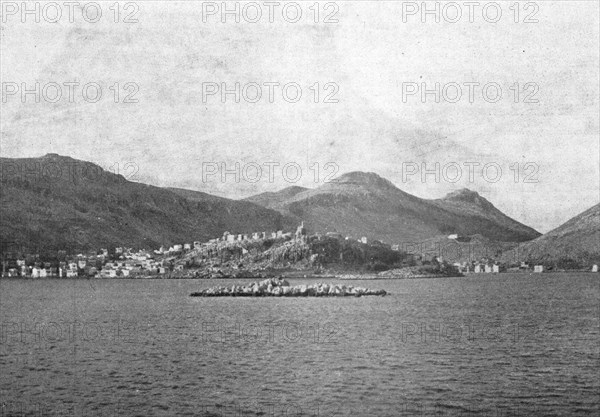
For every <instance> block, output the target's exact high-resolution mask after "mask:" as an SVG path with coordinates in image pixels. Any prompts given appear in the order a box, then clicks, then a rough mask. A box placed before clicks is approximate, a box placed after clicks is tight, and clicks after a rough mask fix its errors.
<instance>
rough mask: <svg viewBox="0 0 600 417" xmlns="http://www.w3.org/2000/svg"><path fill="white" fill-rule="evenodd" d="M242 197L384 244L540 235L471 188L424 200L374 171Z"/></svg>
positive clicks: (312, 224) (321, 227) (317, 227)
mask: <svg viewBox="0 0 600 417" xmlns="http://www.w3.org/2000/svg"><path fill="white" fill-rule="evenodd" d="M246 200H247V201H253V202H256V203H258V204H262V205H263V206H265V207H271V208H275V209H277V210H278V211H279V212H280V213H282V214H283V215H285V216H291V217H294V218H296V219H297V220H298V221H300V220H303V221H304V222H305V225H306V226H307V227H308V229H309V230H311V231H321V232H328V231H331V232H339V233H341V234H344V235H349V236H352V237H356V238H358V237H362V236H366V237H367V238H370V239H379V240H383V241H386V242H388V243H400V242H410V241H415V242H420V241H424V240H426V239H431V238H433V237H436V236H440V235H448V234H453V233H457V234H460V235H477V234H478V235H481V236H483V237H485V238H486V239H490V240H494V241H506V242H523V241H527V240H531V239H535V238H536V237H538V236H540V234H539V233H538V232H536V231H535V230H533V229H532V228H530V227H527V226H525V225H523V224H521V223H519V222H517V221H516V220H514V219H511V218H510V217H508V216H506V215H504V214H503V213H502V212H500V211H499V210H498V209H496V208H495V207H494V206H493V204H492V203H490V202H489V201H487V200H486V199H485V198H483V197H481V196H480V195H479V194H477V193H476V192H473V191H469V190H460V191H457V192H455V193H451V194H449V195H447V196H446V197H445V198H442V199H437V200H426V199H421V198H418V197H415V196H413V195H411V194H408V193H405V192H404V191H402V190H400V189H398V188H397V187H396V186H395V185H394V184H392V183H391V182H390V181H388V180H386V179H384V178H381V177H380V176H378V175H377V174H374V173H364V172H352V173H348V174H345V175H342V176H340V177H338V178H337V179H335V180H333V181H331V182H329V183H326V184H323V185H322V186H320V187H318V188H316V189H308V190H302V189H299V188H294V189H292V190H289V189H286V190H283V191H282V192H280V193H272V194H269V195H266V194H261V195H259V196H255V197H250V198H248V199H246Z"/></svg>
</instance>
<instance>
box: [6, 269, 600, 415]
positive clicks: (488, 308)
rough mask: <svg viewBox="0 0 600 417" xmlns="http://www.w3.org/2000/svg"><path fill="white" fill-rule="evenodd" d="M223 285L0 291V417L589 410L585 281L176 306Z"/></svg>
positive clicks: (530, 280)
mask: <svg viewBox="0 0 600 417" xmlns="http://www.w3.org/2000/svg"><path fill="white" fill-rule="evenodd" d="M303 281H304V280H298V281H297V282H294V283H300V282H303ZM236 282H239V281H236ZM242 282H244V281H242ZM230 283H233V282H232V281H231V280H226V281H215V280H212V281H194V280H177V281H166V280H148V281H146V280H137V281H136V280H95V281H90V280H78V281H74V280H69V281H67V280H40V281H15V280H10V281H7V280H4V281H2V282H0V311H1V314H2V334H1V339H0V341H1V344H0V361H1V362H0V363H1V366H2V371H1V372H0V389H1V394H2V395H1V398H2V401H1V402H2V413H3V414H2V415H57V416H58V415H86V416H87V415H94V416H96V415H106V416H108V415H124V416H125V415H140V416H151V415H160V416H163V415H164V416H173V415H190V416H192V415H194V416H198V415H200V416H203V415H205V416H215V415H223V416H255V415H256V416H259V415H263V416H285V415H287V416H291V415H304V416H334V415H335V416H351V415H352V416H357V415H360V416H390V417H391V416H394V417H395V416H398V415H407V416H409V415H473V416H474V415H493V416H496V415H502V416H509V415H522V416H526V415H556V416H565V415H597V413H598V411H599V405H598V398H599V394H600V388H599V382H598V377H597V372H598V360H599V355H598V342H599V331H598V316H599V311H598V299H599V298H600V293H599V277H598V276H597V275H594V274H571V275H568V274H546V275H537V276H530V275H508V274H503V275H500V276H494V277H476V278H475V277H468V278H450V279H423V280H404V281H389V280H386V281H377V282H353V283H352V285H355V284H356V285H363V286H367V287H373V288H375V287H377V288H383V289H385V290H386V291H388V292H389V293H390V295H388V296H386V297H383V298H381V297H363V298H354V297H349V298H192V297H189V296H188V294H189V293H191V292H193V291H197V290H199V289H202V288H206V287H208V286H213V285H220V284H230ZM346 283H347V282H346Z"/></svg>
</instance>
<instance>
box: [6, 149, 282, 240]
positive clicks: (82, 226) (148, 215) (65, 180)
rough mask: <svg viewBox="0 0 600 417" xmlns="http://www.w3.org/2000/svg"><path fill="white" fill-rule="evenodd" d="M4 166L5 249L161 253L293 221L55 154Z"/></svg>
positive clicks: (7, 159) (273, 227)
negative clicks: (132, 249) (175, 245)
mask: <svg viewBox="0 0 600 417" xmlns="http://www.w3.org/2000/svg"><path fill="white" fill-rule="evenodd" d="M0 165H1V167H0V168H1V175H2V177H1V182H2V190H1V193H0V203H1V208H0V210H1V216H0V238H1V239H2V242H3V250H5V249H6V248H7V247H9V246H12V247H13V248H22V249H23V250H25V251H38V252H44V251H53V250H56V249H64V248H67V249H68V250H70V251H81V250H87V249H98V248H101V247H107V246H122V245H125V246H132V247H136V248H156V247H158V246H160V245H163V244H166V245H168V244H173V243H184V242H193V241H194V240H207V239H209V238H213V237H217V236H220V235H222V233H223V232H224V231H225V230H228V231H230V232H232V233H247V232H254V231H263V230H264V231H270V230H277V229H280V228H282V227H284V226H286V225H288V224H290V223H289V221H287V222H286V220H285V219H284V217H283V216H282V215H281V214H280V213H278V212H276V211H273V210H270V209H266V208H264V207H261V206H257V205H255V204H251V203H248V202H240V201H235V200H228V199H225V198H219V197H214V196H211V195H208V194H204V193H199V192H193V191H185V190H169V189H164V188H159V187H154V186H150V185H145V184H141V183H135V182H130V181H127V180H126V179H125V178H124V177H123V176H121V175H116V174H113V173H111V172H108V171H105V170H103V169H102V168H101V167H99V166H97V165H95V164H92V163H89V162H84V161H79V160H76V159H73V158H69V157H63V156H59V155H56V154H49V155H46V156H43V157H40V158H22V159H9V158H0Z"/></svg>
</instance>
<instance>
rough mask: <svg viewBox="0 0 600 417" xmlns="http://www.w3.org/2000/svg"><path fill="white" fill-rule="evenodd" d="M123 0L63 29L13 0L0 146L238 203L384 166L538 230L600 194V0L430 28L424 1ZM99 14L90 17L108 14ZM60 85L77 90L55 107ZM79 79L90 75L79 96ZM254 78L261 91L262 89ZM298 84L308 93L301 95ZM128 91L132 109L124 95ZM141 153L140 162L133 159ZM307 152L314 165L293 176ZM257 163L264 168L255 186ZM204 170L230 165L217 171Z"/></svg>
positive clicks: (390, 173)
mask: <svg viewBox="0 0 600 417" xmlns="http://www.w3.org/2000/svg"><path fill="white" fill-rule="evenodd" d="M113 3H114V2H112V1H111V2H99V4H101V7H102V17H101V18H100V19H99V21H97V22H95V23H94V22H88V21H86V19H84V18H83V11H82V10H81V8H75V9H74V15H73V20H74V21H73V22H70V21H69V16H68V15H67V13H68V9H67V7H64V8H62V10H61V12H62V17H61V18H60V19H59V21H58V22H57V23H51V22H49V20H53V19H55V16H56V10H52V9H51V8H50V7H48V8H46V9H44V10H45V12H44V10H41V11H40V22H39V23H36V22H35V21H33V19H34V17H35V16H28V15H25V17H26V18H27V21H26V22H25V23H23V22H22V21H21V20H22V18H21V15H20V11H19V10H17V11H16V12H15V11H14V10H13V9H11V8H10V7H9V8H8V9H4V10H3V12H4V13H3V15H2V25H1V32H0V34H1V53H2V57H1V75H2V82H3V83H4V84H3V101H5V102H4V103H2V114H1V116H2V126H1V130H2V132H1V134H2V136H1V143H0V144H1V154H2V156H7V157H25V156H41V155H44V154H46V153H49V152H55V153H59V154H63V155H69V156H72V157H74V158H79V159H84V160H89V161H93V162H96V163H98V164H100V165H102V166H103V167H110V166H112V167H113V169H114V167H115V164H119V167H120V170H121V171H122V172H121V173H123V174H125V175H131V174H133V172H134V171H135V170H134V169H133V168H131V167H132V166H135V167H137V168H136V169H137V173H136V176H135V177H134V179H136V180H139V181H142V182H146V183H151V184H155V185H159V186H172V187H182V188H190V189H195V190H201V191H205V192H209V193H213V194H216V195H220V196H225V197H231V198H241V197H245V196H248V195H252V194H256V193H259V192H263V191H276V190H278V189H281V188H283V187H285V186H287V185H302V186H307V187H315V186H318V185H319V183H322V182H323V181H324V180H326V178H327V177H328V175H329V174H332V175H333V174H335V175H340V174H342V173H344V172H350V171H372V172H376V173H378V174H380V175H382V176H384V177H386V178H388V179H389V180H391V181H392V182H393V183H395V184H396V185H397V186H398V187H399V188H401V189H403V190H405V191H407V192H410V193H412V194H415V195H417V196H420V197H425V198H438V197H442V196H443V195H445V194H446V193H447V192H450V191H453V190H456V189H459V188H463V187H467V188H470V189H472V190H476V191H478V192H479V193H480V194H482V195H483V196H484V197H486V198H487V199H489V200H490V201H492V203H493V204H494V205H495V206H496V207H498V208H499V209H500V210H502V211H503V212H505V213H506V214H508V215H509V216H511V217H513V218H515V219H517V220H519V221H521V222H523V223H525V224H527V225H530V226H532V227H534V228H536V229H537V230H539V231H541V232H546V231H548V230H550V229H552V228H554V227H556V226H558V225H559V224H561V223H563V222H564V221H566V220H568V219H569V218H570V217H572V216H574V215H575V214H578V213H579V212H581V211H583V210H585V209H587V208H589V207H590V206H592V205H594V204H596V203H598V201H599V195H598V193H599V192H598V190H599V188H600V183H599V178H600V172H599V169H600V168H599V165H600V161H599V155H600V149H599V134H600V133H599V131H600V130H599V123H598V118H599V72H598V71H599V49H600V46H599V41H598V40H599V37H600V36H599V30H598V28H599V22H598V16H599V10H598V7H599V3H598V2H597V1H579V2H577V1H559V2H547V1H543V2H541V1H540V2H530V3H529V5H528V6H527V7H526V4H527V3H526V2H521V3H520V7H519V13H518V16H517V15H516V14H515V8H514V7H513V9H510V8H509V7H510V6H511V5H512V4H513V3H514V2H512V1H511V2H505V1H501V2H498V4H500V5H501V11H502V15H501V17H499V18H496V11H497V10H496V8H494V7H488V8H487V9H486V11H485V13H484V12H483V10H482V9H483V7H482V6H483V5H484V4H486V3H489V2H480V4H481V6H479V7H476V8H475V9H474V10H472V11H473V13H472V16H471V17H472V19H470V16H469V14H470V13H469V12H470V9H469V8H468V6H467V5H466V4H465V3H464V2H456V3H454V4H453V5H452V6H446V8H443V6H444V4H445V3H439V7H440V22H439V23H436V22H435V16H434V15H425V16H424V17H425V18H426V21H425V22H423V16H422V15H421V14H420V10H416V8H419V7H420V5H421V2H416V3H412V2H401V1H395V2H392V1H381V2H377V3H375V2H369V1H354V2H335V3H334V2H329V4H326V2H323V3H321V4H320V7H319V14H318V16H317V15H316V14H315V10H314V8H313V9H310V8H309V7H311V5H312V4H313V3H314V2H313V1H310V2H297V4H298V5H299V7H296V6H295V5H291V6H288V7H287V8H286V9H285V11H286V13H287V14H285V15H282V12H283V5H284V4H286V3H285V2H282V4H281V5H280V6H278V7H277V8H275V9H274V11H273V16H272V20H273V22H270V18H269V17H270V16H269V7H268V6H266V5H265V4H264V3H263V2H258V5H259V6H260V7H261V12H262V16H260V18H259V17H258V16H257V15H256V11H257V9H256V7H254V6H248V7H246V8H244V5H245V3H243V2H242V3H240V6H239V7H240V15H239V19H240V22H239V23H236V22H235V16H234V15H226V16H224V17H225V18H227V21H226V22H225V23H223V22H222V21H221V19H222V16H221V13H220V10H215V7H213V5H216V7H218V8H220V7H221V2H218V3H206V2H205V3H204V4H203V3H202V2H194V1H187V2H167V1H153V2H150V1H145V2H137V3H133V4H135V5H137V7H138V8H139V10H135V8H134V7H133V6H131V5H130V6H128V7H127V8H125V7H124V5H125V3H121V9H120V10H119V11H120V13H119V15H118V16H117V17H116V16H115V14H114V9H109V7H110V6H111V5H112V4H113ZM233 3H234V2H230V5H231V7H232V8H234V7H235V5H234V4H233ZM15 4H17V6H19V4H20V2H17V3H15ZM40 4H41V5H42V6H40V7H43V4H44V3H40ZM59 4H60V2H59ZM428 4H429V6H430V7H431V8H432V9H433V8H434V7H435V2H428ZM455 5H457V6H458V8H457V7H455ZM4 7H6V6H4ZM459 8H460V12H462V16H461V17H460V18H459V17H457V15H456V12H457V11H458V10H459ZM298 10H300V11H301V12H302V16H301V17H300V18H299V20H298V21H297V22H294V20H295V15H296V13H297V11H298ZM403 12H404V13H403ZM13 13H15V14H13ZM44 13H45V14H44ZM212 13H215V14H212ZM413 13H414V14H413ZM85 16H86V17H87V18H88V20H94V17H95V10H93V9H89V8H88V10H87V14H85ZM126 17H128V20H130V21H134V20H137V22H129V23H126V22H123V20H124V19H126ZM115 18H116V20H118V22H117V23H115ZM247 20H258V22H256V23H251V22H248V21H247ZM315 20H317V21H318V23H315ZM324 20H327V21H328V23H326V22H324ZM336 20H337V22H336ZM450 20H458V21H457V22H456V23H452V22H450ZM470 20H473V22H471V21H470ZM494 20H497V22H495V23H494V22H493V21H494ZM515 20H517V21H518V23H515ZM535 20H537V22H535ZM526 21H527V22H526ZM35 82H39V83H40V86H41V87H40V88H43V87H44V86H47V88H46V89H45V95H43V94H42V95H41V97H40V102H39V103H36V102H35V96H34V95H27V96H25V98H26V102H25V103H22V97H21V91H17V92H16V93H15V94H14V95H11V94H10V93H11V92H12V91H11V89H12V88H13V87H14V86H15V85H17V86H18V88H21V83H25V85H26V86H27V87H29V88H34V85H35ZM53 82H54V83H58V84H59V85H62V87H61V92H62V97H61V98H60V99H59V100H58V102H56V103H52V102H50V101H51V100H52V99H53V98H54V97H55V93H56V89H55V88H54V84H48V83H53ZM70 82H78V83H79V85H78V86H74V87H73V88H74V98H73V100H72V101H73V102H70V101H71V100H69V97H68V95H69V89H68V84H67V85H64V83H70ZM94 82H95V83H98V84H99V85H100V86H101V88H102V97H101V98H100V99H99V100H98V101H97V102H96V103H92V102H91V101H93V97H94V94H93V93H94V89H93V88H92V89H91V90H88V93H90V94H89V96H86V97H87V99H88V100H87V101H86V100H84V98H83V95H82V86H83V85H84V84H86V83H94ZM128 82H129V83H133V84H129V85H127V86H126V83H128ZM7 83H8V84H7ZM15 83H16V84H15ZM115 83H119V85H118V88H117V89H116V90H118V91H119V95H118V97H116V96H115V93H114V90H115V88H114V86H115ZM222 83H225V86H226V87H227V88H229V89H235V85H236V83H239V85H240V90H241V93H245V95H243V94H241V97H240V102H238V103H236V102H235V97H234V95H233V94H229V95H227V96H225V102H224V103H223V102H222V97H221V94H220V92H218V91H216V92H215V88H219V89H220V88H221V87H222V86H223V84H222ZM249 83H258V84H259V85H260V86H261V93H262V96H261V97H260V99H255V97H256V93H257V89H256V88H255V84H249ZM265 83H279V85H276V84H266V85H265ZM289 83H292V84H289ZM293 83H295V84H293ZM316 83H318V84H316ZM436 83H439V85H440V93H441V97H440V100H439V101H440V102H436V99H435V94H433V93H431V94H428V95H426V96H425V100H423V97H422V96H421V91H420V89H421V88H422V86H425V87H426V88H427V89H430V90H435V85H436ZM465 83H467V84H465ZM516 83H518V84H516ZM285 84H289V85H288V89H287V90H286V93H287V94H286V95H284V93H283V92H282V86H283V85H285ZM269 85H271V86H272V88H273V92H274V94H273V100H272V101H273V102H270V100H269ZM484 85H488V89H487V95H486V96H485V98H484V94H483V92H482V90H483V88H482V87H483V86H484ZM517 85H518V88H517V87H516V86H517ZM111 86H113V88H112V89H110V88H109V87H111ZM456 86H459V87H460V88H461V92H462V96H460V97H458V96H457V89H456ZM469 86H471V88H473V96H472V98H471V97H470V94H469V92H470V91H469ZM244 87H246V88H244ZM297 87H300V89H301V91H302V96H301V97H300V98H299V99H298V101H297V102H293V101H295V100H294V98H295V96H296V92H297ZM444 87H445V88H444ZM498 87H500V89H501V93H502V97H498V98H496V92H497V91H498ZM415 88H418V89H419V91H415ZM517 90H518V91H519V93H518V95H516V91H517ZM316 91H318V96H317V94H316ZM211 92H214V93H215V94H214V95H208V93H211ZM403 92H404V93H405V94H403ZM130 93H131V95H130V96H129V101H131V100H132V99H133V100H134V101H135V100H137V102H131V103H124V102H123V101H125V99H126V97H127V96H128V94H130ZM203 93H205V95H203ZM409 93H413V94H412V95H409ZM444 93H445V94H444ZM115 100H116V101H118V103H115ZM256 100H258V101H257V102H252V101H256ZM315 100H317V101H318V103H315ZM88 101H90V102H88ZM236 162H238V163H239V164H240V167H241V168H244V167H245V168H246V169H245V170H243V169H242V170H241V171H242V172H241V174H242V176H241V178H240V181H239V182H236V181H235V178H234V175H232V174H228V175H227V176H226V177H225V181H223V180H222V178H221V175H219V170H220V169H221V168H222V165H220V164H221V163H223V164H226V165H225V166H226V167H227V168H228V169H234V166H235V163H236ZM127 163H131V164H135V165H131V164H130V165H128V166H127V170H125V166H126V164H127ZM275 163H277V164H279V165H278V166H276V165H274V164H275ZM423 163H425V164H426V167H427V168H428V169H430V170H433V171H435V166H436V163H438V164H439V166H440V178H439V182H436V178H435V175H434V174H429V175H427V176H426V177H425V178H422V177H421V175H420V174H421V172H420V171H421V168H422V164H423ZM265 164H271V166H272V168H271V169H272V170H273V171H272V174H273V175H272V178H269V175H268V165H265ZM286 164H289V165H288V167H289V168H288V169H287V170H286V171H285V172H284V170H283V166H284V165H286ZM293 164H298V166H299V167H300V168H301V169H302V175H301V176H299V178H298V180H297V181H295V182H294V181H293V180H295V177H297V175H296V171H295V168H294V167H293V166H294V165H293ZM476 164H480V165H476ZM486 164H488V165H487V168H486V171H485V172H483V170H482V167H483V166H485V165H486ZM257 165H259V166H262V169H263V171H262V173H261V174H262V176H261V177H260V178H259V179H258V181H257V182H252V180H255V179H256V175H257V170H256V166H257ZM457 166H459V167H461V168H462V175H461V176H460V177H458V174H459V171H458V170H457V169H456V167H457ZM469 166H471V167H472V168H471V169H472V170H473V178H472V181H471V178H470V176H469ZM203 167H204V171H205V172H208V171H209V170H210V171H214V170H217V173H216V174H215V175H208V176H207V177H205V178H203V175H202V174H203ZM317 167H319V169H318V171H317ZM443 167H446V169H445V170H444V169H443ZM498 167H500V168H501V169H502V173H501V175H499V177H498V180H497V181H496V182H493V180H494V179H495V177H496V176H497V172H496V170H497V168H498ZM516 168H519V171H520V172H519V175H518V178H517V177H516V176H515V174H516ZM416 170H418V171H416ZM244 173H245V174H246V176H244V175H243V174H244ZM285 174H287V181H286V176H285ZM444 174H445V175H444ZM315 176H316V180H317V182H316V183H315ZM526 180H527V181H526ZM453 181H456V182H453Z"/></svg>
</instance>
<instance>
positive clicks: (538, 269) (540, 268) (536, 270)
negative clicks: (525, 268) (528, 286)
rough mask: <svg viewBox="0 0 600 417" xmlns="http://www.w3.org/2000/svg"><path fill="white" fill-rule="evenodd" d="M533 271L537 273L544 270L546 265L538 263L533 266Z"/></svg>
mask: <svg viewBox="0 0 600 417" xmlns="http://www.w3.org/2000/svg"><path fill="white" fill-rule="evenodd" d="M533 272H537V273H540V272H544V266H543V265H536V266H534V267H533Z"/></svg>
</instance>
